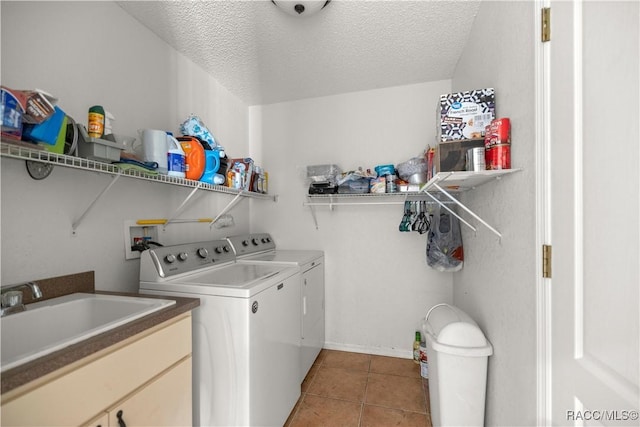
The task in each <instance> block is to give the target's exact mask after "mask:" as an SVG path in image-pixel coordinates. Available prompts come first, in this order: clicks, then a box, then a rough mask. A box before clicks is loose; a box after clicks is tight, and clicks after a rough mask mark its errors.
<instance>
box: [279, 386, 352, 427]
mask: <svg viewBox="0 0 640 427" xmlns="http://www.w3.org/2000/svg"><path fill="white" fill-rule="evenodd" d="M361 411H362V404H361V403H358V402H349V401H346V400H337V399H330V398H327V397H321V396H313V395H309V394H307V395H305V396H304V399H303V400H302V402H301V403H300V407H299V408H298V411H297V412H296V413H295V414H294V415H293V417H292V418H291V420H290V421H291V422H290V424H289V426H290V427H301V426H309V427H311V426H330V427H333V426H335V427H339V426H340V427H342V426H344V427H357V426H358V424H359V422H360V412H361Z"/></svg>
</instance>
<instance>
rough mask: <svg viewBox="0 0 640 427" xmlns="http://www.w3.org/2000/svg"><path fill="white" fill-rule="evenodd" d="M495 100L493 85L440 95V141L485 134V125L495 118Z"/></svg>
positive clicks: (476, 136) (474, 137)
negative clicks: (491, 86)
mask: <svg viewBox="0 0 640 427" xmlns="http://www.w3.org/2000/svg"><path fill="white" fill-rule="evenodd" d="M495 104H496V101H495V93H494V89H493V88H486V89H476V90H470V91H465V92H457V93H449V94H444V95H440V104H439V105H438V122H439V123H440V126H439V127H438V141H439V142H446V141H456V140H463V139H480V138H484V135H485V128H486V127H487V126H488V125H489V123H491V120H493V119H495V118H496V108H495ZM463 158H464V156H463Z"/></svg>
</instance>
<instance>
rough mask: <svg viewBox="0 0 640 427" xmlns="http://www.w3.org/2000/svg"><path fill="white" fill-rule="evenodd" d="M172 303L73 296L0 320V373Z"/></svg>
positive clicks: (149, 299)
mask: <svg viewBox="0 0 640 427" xmlns="http://www.w3.org/2000/svg"><path fill="white" fill-rule="evenodd" d="M173 304H175V301H173V300H166V299H157V298H143V297H133V296H120V295H103V294H88V293H75V294H70V295H65V296H62V297H58V298H52V299H50V300H46V301H42V302H37V303H33V304H29V305H27V310H26V311H23V312H20V313H15V314H10V315H7V316H5V317H3V318H2V319H0V332H1V340H2V347H1V354H2V356H1V358H0V362H1V367H0V372H4V371H6V370H8V369H11V368H14V367H16V366H19V365H22V364H23V363H26V362H29V361H31V360H34V359H37V358H38V357H42V356H44V355H47V354H49V353H53V352H54V351H57V350H60V349H62V348H65V347H68V346H70V345H71V344H75V343H78V342H80V341H82V340H85V339H87V338H90V337H93V336H95V335H98V334H101V333H103V332H106V331H108V330H111V329H113V328H116V327H118V326H122V325H124V324H126V323H128V322H131V321H133V320H135V319H139V318H140V317H143V316H146V315H147V314H150V313H153V312H155V311H158V310H161V309H163V308H165V307H168V306H170V305H173Z"/></svg>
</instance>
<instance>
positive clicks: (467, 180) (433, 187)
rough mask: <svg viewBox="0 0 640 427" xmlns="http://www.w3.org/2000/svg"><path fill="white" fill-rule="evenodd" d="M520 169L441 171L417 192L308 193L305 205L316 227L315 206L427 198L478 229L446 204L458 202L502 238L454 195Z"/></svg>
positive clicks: (467, 224)
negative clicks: (309, 210)
mask: <svg viewBox="0 0 640 427" xmlns="http://www.w3.org/2000/svg"><path fill="white" fill-rule="evenodd" d="M518 171H520V169H505V170H487V171H478V172H466V171H465V172H462V171H460V172H458V171H456V172H439V173H438V174H436V175H435V176H434V177H433V178H432V179H430V180H429V182H427V183H426V184H424V185H423V186H422V187H421V188H420V191H418V192H398V193H362V194H340V193H336V194H309V195H307V199H308V201H307V202H305V203H304V206H308V207H309V208H310V209H311V215H312V217H313V221H314V223H315V226H316V229H317V228H318V221H317V218H316V214H315V207H316V206H328V207H329V209H330V210H333V208H334V207H335V206H353V205H363V206H364V205H398V204H404V202H405V201H408V200H428V201H429V202H430V203H436V204H438V205H440V206H442V207H443V208H444V209H446V210H447V211H449V212H451V213H452V214H453V215H455V216H456V217H457V218H458V219H459V220H460V221H462V223H463V224H465V225H466V226H468V227H469V228H471V229H472V230H473V231H474V232H476V227H474V226H473V225H472V224H471V223H469V222H468V221H466V220H465V219H464V218H463V217H462V216H461V215H459V214H457V213H456V212H455V211H453V210H452V209H451V208H449V207H448V206H447V205H450V204H455V205H457V206H458V207H460V208H461V209H462V210H464V211H465V212H466V213H467V214H469V215H470V216H472V217H473V218H474V219H475V220H476V221H478V222H480V223H481V224H482V225H484V226H485V227H487V228H488V229H489V230H490V231H491V232H492V233H494V234H495V235H496V236H498V237H499V238H502V234H500V232H499V231H498V230H496V229H495V228H494V227H492V226H491V225H490V224H489V223H487V222H486V221H485V220H483V219H482V218H481V217H480V216H478V215H477V214H476V213H475V212H473V211H472V210H471V209H469V208H468V207H467V206H466V205H464V204H463V203H462V202H460V201H459V200H458V199H457V198H456V197H454V196H453V194H459V193H462V192H464V191H469V190H473V189H474V188H476V187H479V186H481V185H484V184H486V183H488V182H491V181H494V180H499V179H501V178H502V177H503V176H505V175H509V174H512V173H514V172H518Z"/></svg>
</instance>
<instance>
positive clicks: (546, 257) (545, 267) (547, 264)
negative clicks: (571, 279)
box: [542, 245, 551, 279]
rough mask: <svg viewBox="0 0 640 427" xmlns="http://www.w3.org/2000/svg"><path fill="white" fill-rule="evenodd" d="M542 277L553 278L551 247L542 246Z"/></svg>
mask: <svg viewBox="0 0 640 427" xmlns="http://www.w3.org/2000/svg"><path fill="white" fill-rule="evenodd" d="M542 277H544V278H545V279H550V278H551V245H542Z"/></svg>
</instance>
